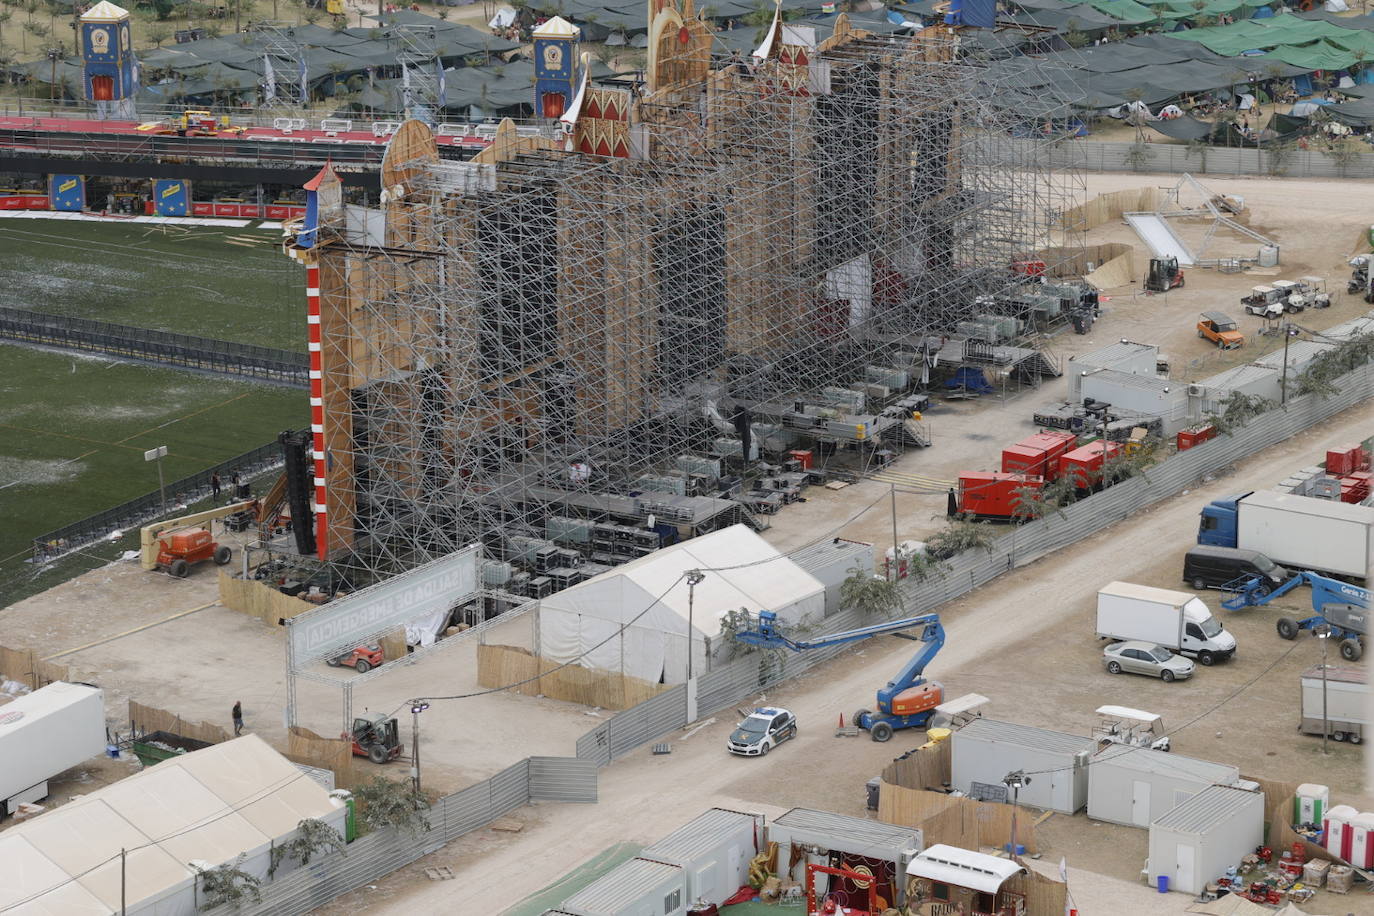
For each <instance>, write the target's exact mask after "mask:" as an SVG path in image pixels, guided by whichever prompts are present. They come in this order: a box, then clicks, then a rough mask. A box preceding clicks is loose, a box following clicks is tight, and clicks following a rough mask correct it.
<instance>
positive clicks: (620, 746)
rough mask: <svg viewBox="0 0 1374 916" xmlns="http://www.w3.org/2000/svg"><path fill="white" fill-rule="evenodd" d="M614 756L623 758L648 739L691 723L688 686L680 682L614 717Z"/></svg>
mask: <svg viewBox="0 0 1374 916" xmlns="http://www.w3.org/2000/svg"><path fill="white" fill-rule="evenodd" d="M607 724H608V725H609V726H610V738H611V746H610V754H611V759H612V760H615V759H617V758H620V757H623V756H624V755H626V754H628V753H629V752H630V751H632V750H634V749H635V748H637V747H639V746H640V745H641V744H643V743H644V742H646V741H648V740H650V739H652V738H657V737H658V736H659V735H662V734H664V733H665V732H670V731H672V730H673V729H675V728H681V727H682V726H684V725H686V724H687V685H686V684H678V685H677V686H676V687H674V688H672V689H671V690H665V691H664V692H663V693H660V694H659V695H658V696H656V697H650V698H649V699H647V700H645V701H644V702H643V703H640V704H639V705H638V706H631V707H630V708H629V709H626V710H624V711H622V712H619V713H617V714H616V715H615V716H613V717H612V718H611V720H610V722H608V723H607Z"/></svg>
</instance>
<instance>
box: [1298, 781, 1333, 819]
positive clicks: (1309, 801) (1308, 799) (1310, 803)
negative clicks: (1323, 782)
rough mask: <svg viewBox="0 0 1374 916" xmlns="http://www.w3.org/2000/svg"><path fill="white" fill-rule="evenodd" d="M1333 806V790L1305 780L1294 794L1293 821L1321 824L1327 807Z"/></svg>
mask: <svg viewBox="0 0 1374 916" xmlns="http://www.w3.org/2000/svg"><path fill="white" fill-rule="evenodd" d="M1330 806H1331V790H1330V789H1329V788H1327V787H1326V786H1319V785H1317V784H1316V783H1311V782H1305V783H1303V784H1302V785H1300V786H1298V791H1297V793H1296V794H1295V795H1294V796H1293V823H1295V824H1320V823H1321V822H1322V817H1323V816H1324V815H1325V814H1326V809H1327V808H1329V807H1330Z"/></svg>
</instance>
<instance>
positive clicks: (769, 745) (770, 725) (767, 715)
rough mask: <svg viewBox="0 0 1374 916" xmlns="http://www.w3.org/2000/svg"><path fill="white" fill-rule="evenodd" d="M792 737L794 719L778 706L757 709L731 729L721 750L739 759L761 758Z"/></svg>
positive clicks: (795, 725)
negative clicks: (737, 756)
mask: <svg viewBox="0 0 1374 916" xmlns="http://www.w3.org/2000/svg"><path fill="white" fill-rule="evenodd" d="M796 736H797V717H796V716H794V715H792V713H790V712H788V711H787V710H786V709H782V708H781V707H776V706H761V707H759V708H758V709H756V710H754V711H753V712H752V713H750V714H749V716H748V718H746V719H745V720H744V721H743V722H741V723H740V724H739V725H738V726H736V727H735V730H734V731H733V732H731V733H730V737H729V738H728V739H727V740H726V742H725V747H726V749H727V750H728V751H729V752H730V753H732V754H739V755H740V756H742V757H761V756H763V755H764V754H767V753H768V752H769V751H771V750H772V749H773V748H775V747H777V746H778V745H779V744H781V743H782V742H784V741H786V740H787V739H788V738H795V737H796Z"/></svg>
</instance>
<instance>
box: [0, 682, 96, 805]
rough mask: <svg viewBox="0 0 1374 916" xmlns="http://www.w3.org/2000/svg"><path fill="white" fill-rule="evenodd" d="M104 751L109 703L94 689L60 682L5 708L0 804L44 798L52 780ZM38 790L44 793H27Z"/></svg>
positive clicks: (0, 718) (0, 726)
mask: <svg viewBox="0 0 1374 916" xmlns="http://www.w3.org/2000/svg"><path fill="white" fill-rule="evenodd" d="M104 751H105V699H104V696H103V695H102V694H101V692H100V690H99V689H97V688H95V687H87V686H86V685H84V684H67V683H63V682H62V681H57V682H54V683H52V684H49V685H48V686H46V687H42V688H40V689H38V690H35V691H34V692H33V693H30V694H27V695H25V696H22V697H20V698H19V699H17V700H14V701H13V702H11V703H7V704H6V705H4V706H0V806H3V805H4V803H5V802H6V801H7V800H8V799H11V798H13V797H15V796H17V795H21V794H22V795H23V798H22V799H21V800H34V799H38V798H42V797H44V796H45V795H47V794H48V793H47V788H46V785H45V784H46V782H47V780H49V779H51V778H52V777H54V776H56V775H57V774H58V773H61V772H62V771H63V770H68V769H71V768H72V767H74V766H76V765H77V764H79V763H81V762H83V761H86V760H89V759H91V758H92V757H98V756H100V755H101V754H102V753H104ZM35 786H43V790H42V793H41V794H39V795H33V794H32V793H30V792H29V791H28V790H30V789H33V788H34V787H35ZM16 804H17V802H16Z"/></svg>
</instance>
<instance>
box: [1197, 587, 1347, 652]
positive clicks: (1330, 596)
mask: <svg viewBox="0 0 1374 916" xmlns="http://www.w3.org/2000/svg"><path fill="white" fill-rule="evenodd" d="M1299 585H1308V586H1310V587H1311V589H1312V616H1311V617H1305V618H1303V619H1302V620H1294V619H1293V618H1291V617H1280V618H1279V621H1278V623H1277V624H1276V625H1275V626H1276V628H1277V629H1278V631H1279V635H1280V636H1282V637H1283V638H1284V639H1293V638H1295V637H1296V636H1297V635H1298V633H1299V632H1300V631H1302V630H1311V629H1313V628H1315V627H1319V626H1322V625H1329V626H1330V627H1331V635H1332V636H1333V637H1335V638H1336V639H1338V640H1340V646H1341V658H1343V659H1345V660H1346V661H1348V662H1356V661H1359V660H1360V657H1361V656H1362V655H1363V654H1364V635H1365V631H1366V629H1367V627H1366V622H1367V620H1368V617H1369V591H1368V590H1367V589H1363V588H1360V587H1359V586H1358V585H1351V584H1350V583H1349V582H1342V581H1341V580H1339V579H1331V578H1328V577H1326V576H1319V575H1317V574H1316V573H1314V572H1300V573H1297V574H1296V575H1295V576H1293V578H1291V579H1289V580H1288V581H1287V582H1285V583H1283V584H1282V585H1280V586H1279V587H1278V588H1276V589H1274V590H1273V591H1270V590H1269V586H1268V585H1267V584H1266V583H1264V582H1262V581H1261V580H1260V579H1258V578H1252V577H1247V578H1245V579H1243V580H1237V581H1236V582H1232V583H1228V584H1227V588H1228V589H1230V590H1234V591H1235V592H1236V594H1235V596H1234V597H1232V598H1228V599H1226V600H1225V601H1223V602H1222V603H1221V606H1222V607H1224V608H1226V609H1227V610H1228V611H1236V610H1239V609H1241V608H1243V607H1254V606H1258V605H1264V604H1268V603H1269V602H1271V601H1273V600H1274V599H1275V598H1278V597H1280V596H1282V595H1286V594H1288V593H1289V592H1291V591H1292V590H1293V589H1295V588H1297V587H1298V586H1299Z"/></svg>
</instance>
